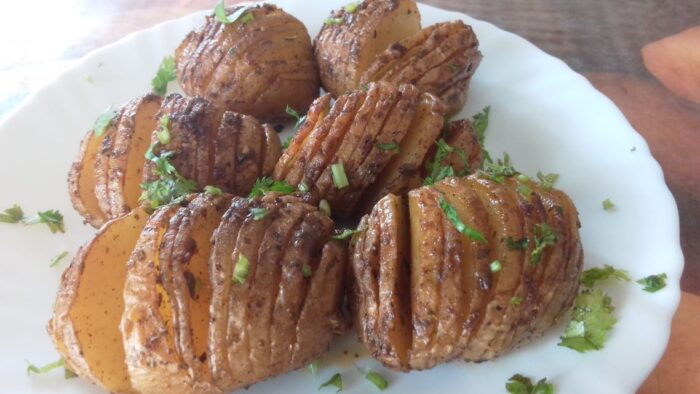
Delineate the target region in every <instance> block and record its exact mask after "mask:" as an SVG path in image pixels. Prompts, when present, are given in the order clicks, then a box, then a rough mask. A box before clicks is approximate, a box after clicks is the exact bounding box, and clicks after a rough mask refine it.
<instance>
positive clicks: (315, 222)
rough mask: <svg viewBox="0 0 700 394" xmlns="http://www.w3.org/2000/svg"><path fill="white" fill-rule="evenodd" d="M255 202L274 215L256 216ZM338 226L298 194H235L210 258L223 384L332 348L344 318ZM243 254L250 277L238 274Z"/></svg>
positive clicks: (270, 372)
mask: <svg viewBox="0 0 700 394" xmlns="http://www.w3.org/2000/svg"><path fill="white" fill-rule="evenodd" d="M252 208H262V209H264V210H265V212H266V214H265V215H264V217H262V218H258V220H256V219H255V218H254V217H253V216H252V214H251V209H252ZM333 228H334V224H333V222H332V221H331V220H330V219H329V218H328V217H327V216H326V215H324V214H323V213H321V212H320V211H318V209H317V208H316V207H314V206H311V205H308V204H305V203H302V202H301V201H300V200H298V199H296V198H294V197H288V196H285V197H279V196H275V195H266V196H264V197H262V198H257V199H252V200H251V199H242V198H238V197H236V198H234V199H233V201H232V203H231V207H230V208H229V210H228V211H227V212H226V213H225V214H224V216H223V219H222V221H221V224H220V225H219V228H218V229H217V230H216V232H215V234H214V237H213V241H214V248H213V249H212V254H211V263H210V269H211V278H212V301H211V308H210V310H211V322H212V323H211V324H210V327H209V353H210V355H211V357H210V360H209V362H210V363H211V370H212V372H213V377H214V381H215V382H216V384H217V385H218V386H219V387H220V388H221V389H222V390H224V391H230V390H234V389H236V388H239V387H244V386H247V385H250V384H252V383H255V382H257V381H260V380H262V379H266V378H269V377H272V376H276V375H279V374H281V373H284V372H287V371H291V370H294V369H297V368H300V367H302V366H304V365H306V364H307V363H308V362H310V361H313V360H315V359H316V358H317V357H318V356H320V355H321V353H323V352H324V351H325V350H326V349H327V347H328V345H329V343H330V341H331V339H332V337H333V333H334V332H335V331H337V329H338V327H341V326H342V320H343V319H342V314H341V312H340V303H341V299H342V285H343V272H344V270H345V252H344V250H345V248H344V247H343V246H342V245H341V244H340V243H338V242H337V241H332V240H331V239H330V237H331V234H332V231H333ZM243 256H245V257H243ZM241 260H246V261H248V264H249V266H248V268H249V269H248V273H247V275H245V276H244V279H243V280H242V283H240V282H236V281H233V280H232V276H233V273H234V270H235V268H236V265H237V264H243V263H239V261H241Z"/></svg>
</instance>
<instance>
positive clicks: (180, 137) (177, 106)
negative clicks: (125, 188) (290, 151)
mask: <svg viewBox="0 0 700 394" xmlns="http://www.w3.org/2000/svg"><path fill="white" fill-rule="evenodd" d="M164 116H167V117H168V119H169V122H168V128H169V129H170V141H169V142H168V143H167V144H162V143H158V141H159V140H158V136H157V134H156V133H153V135H152V137H151V143H152V144H154V145H155V146H156V149H154V153H155V154H159V153H161V152H163V151H173V152H175V155H174V156H173V158H172V159H170V162H171V163H172V164H173V166H175V168H177V170H178V171H179V173H180V174H181V175H182V176H184V177H185V178H187V179H189V180H192V181H195V182H196V183H197V185H199V186H200V187H204V186H205V185H213V186H218V187H220V188H221V189H222V190H224V191H226V192H229V193H232V194H235V195H245V194H248V192H250V189H251V188H252V187H253V184H254V183H255V180H256V179H257V178H259V177H262V176H267V175H270V174H271V173H272V170H273V169H274V165H275V163H276V162H277V159H278V158H279V157H280V155H281V154H282V148H281V144H280V141H279V137H278V136H277V133H276V132H275V130H274V129H273V128H272V127H270V126H269V125H267V124H264V125H261V124H260V123H259V122H258V121H257V120H256V119H255V118H254V117H252V116H248V115H241V114H237V113H234V112H229V111H227V112H225V113H223V115H219V114H218V113H217V110H216V109H215V107H214V106H213V105H212V104H211V103H210V102H209V101H208V100H205V99H203V98H201V97H183V96H181V95H179V94H176V93H174V94H170V95H168V96H167V97H166V99H165V101H164V102H163V106H162V108H161V110H160V111H159V112H158V115H157V117H158V119H162V117H164ZM154 169H155V163H153V162H152V161H147V162H146V164H145V170H144V172H145V175H144V182H151V181H153V180H155V179H157V178H158V176H157V175H156V173H155V171H154Z"/></svg>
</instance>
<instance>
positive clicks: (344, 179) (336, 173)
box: [331, 162, 350, 189]
mask: <svg viewBox="0 0 700 394" xmlns="http://www.w3.org/2000/svg"><path fill="white" fill-rule="evenodd" d="M331 173H332V175H333V184H334V185H335V187H336V189H344V188H346V187H348V186H350V182H349V181H348V176H347V174H345V167H344V166H343V163H342V162H338V163H335V164H333V165H331Z"/></svg>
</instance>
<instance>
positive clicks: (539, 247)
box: [530, 223, 559, 265]
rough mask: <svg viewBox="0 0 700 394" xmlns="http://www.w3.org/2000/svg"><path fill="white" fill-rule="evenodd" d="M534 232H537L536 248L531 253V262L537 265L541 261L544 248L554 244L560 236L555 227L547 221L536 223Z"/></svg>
mask: <svg viewBox="0 0 700 394" xmlns="http://www.w3.org/2000/svg"><path fill="white" fill-rule="evenodd" d="M533 232H534V233H535V234H534V235H535V248H534V249H533V250H532V253H531V255H530V263H531V264H532V265H537V264H539V263H540V259H541V258H542V253H543V252H544V249H545V248H546V247H547V246H554V244H555V243H557V239H558V238H559V237H558V235H557V233H556V232H555V231H554V229H553V228H552V227H550V226H549V225H548V224H547V223H538V224H536V225H535V227H534V229H533Z"/></svg>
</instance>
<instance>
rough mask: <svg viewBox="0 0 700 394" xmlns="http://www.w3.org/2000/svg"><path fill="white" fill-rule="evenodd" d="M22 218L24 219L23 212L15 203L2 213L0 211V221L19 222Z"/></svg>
mask: <svg viewBox="0 0 700 394" xmlns="http://www.w3.org/2000/svg"><path fill="white" fill-rule="evenodd" d="M22 219H24V212H23V211H22V208H21V207H20V206H19V205H17V204H14V205H13V206H12V207H10V208H7V209H6V210H4V211H3V213H0V223H11V224H14V223H19V222H21V221H22Z"/></svg>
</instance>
